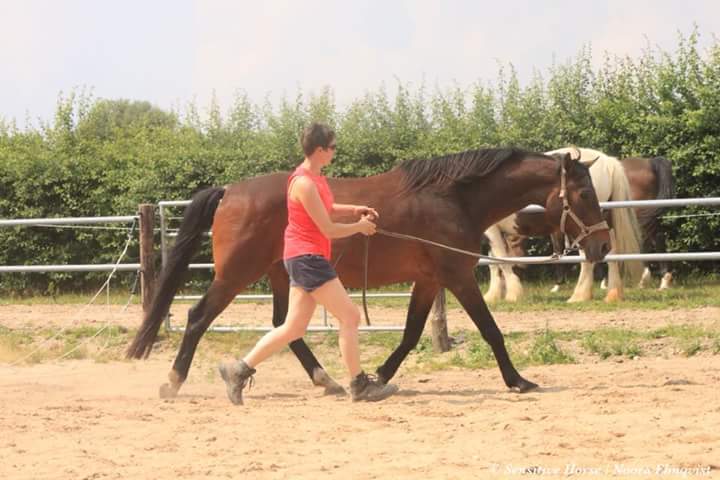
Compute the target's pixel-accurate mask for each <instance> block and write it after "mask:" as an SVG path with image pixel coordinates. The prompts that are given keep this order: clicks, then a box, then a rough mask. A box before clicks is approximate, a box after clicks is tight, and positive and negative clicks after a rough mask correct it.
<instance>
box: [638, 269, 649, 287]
mask: <svg viewBox="0 0 720 480" xmlns="http://www.w3.org/2000/svg"><path fill="white" fill-rule="evenodd" d="M651 281H652V273H651V272H650V267H647V266H646V267H645V269H644V270H643V273H642V277H640V283H638V288H645V287H647V286H648V284H649V283H650V282H651Z"/></svg>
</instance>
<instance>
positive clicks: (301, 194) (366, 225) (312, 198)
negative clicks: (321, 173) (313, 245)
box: [288, 177, 375, 238]
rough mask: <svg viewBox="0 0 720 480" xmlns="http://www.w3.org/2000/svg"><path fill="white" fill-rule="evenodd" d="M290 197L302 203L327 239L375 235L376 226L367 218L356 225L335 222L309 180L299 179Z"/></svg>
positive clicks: (292, 187) (289, 193) (293, 184)
mask: <svg viewBox="0 0 720 480" xmlns="http://www.w3.org/2000/svg"><path fill="white" fill-rule="evenodd" d="M288 195H290V198H291V199H292V200H296V201H298V202H300V203H302V205H303V207H305V211H306V212H307V213H308V215H310V218H312V219H313V222H315V225H317V227H318V229H320V231H321V232H322V234H323V235H325V236H326V237H327V238H343V237H349V236H351V235H355V234H356V233H362V234H364V235H372V234H373V233H375V224H374V223H373V222H371V221H370V220H369V219H368V218H367V217H365V216H363V217H362V218H361V219H360V220H359V221H357V222H354V223H335V222H333V221H332V219H331V218H330V215H328V212H327V210H325V205H323V203H322V200H321V199H320V194H319V193H318V191H317V188H316V187H315V184H314V183H313V182H312V180H310V179H309V178H306V177H299V178H297V179H296V180H295V181H294V182H293V183H292V185H291V186H290V191H289V192H288Z"/></svg>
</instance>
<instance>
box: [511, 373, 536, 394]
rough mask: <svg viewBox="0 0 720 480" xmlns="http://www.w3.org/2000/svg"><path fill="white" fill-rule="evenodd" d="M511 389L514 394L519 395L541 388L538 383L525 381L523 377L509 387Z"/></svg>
mask: <svg viewBox="0 0 720 480" xmlns="http://www.w3.org/2000/svg"><path fill="white" fill-rule="evenodd" d="M509 387H510V389H511V390H512V391H513V392H517V393H527V392H531V391H533V390H535V389H537V388H539V387H538V384H537V383H533V382H531V381H529V380H525V379H524V378H522V377H520V378H519V379H518V380H517V381H515V382H514V383H513V385H509Z"/></svg>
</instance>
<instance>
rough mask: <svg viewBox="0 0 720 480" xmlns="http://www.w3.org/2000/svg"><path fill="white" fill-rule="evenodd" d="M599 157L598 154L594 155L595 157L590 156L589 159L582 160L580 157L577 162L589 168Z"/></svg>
mask: <svg viewBox="0 0 720 480" xmlns="http://www.w3.org/2000/svg"><path fill="white" fill-rule="evenodd" d="M599 158H600V155H598V156H597V157H595V158H591V159H590V160H582V159H580V161H579V162H580V163H582V164H583V165H585V166H586V167H588V168H590V167H592V166H593V164H594V163H595V162H597V161H598V159H599Z"/></svg>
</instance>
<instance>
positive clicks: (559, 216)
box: [545, 149, 610, 262]
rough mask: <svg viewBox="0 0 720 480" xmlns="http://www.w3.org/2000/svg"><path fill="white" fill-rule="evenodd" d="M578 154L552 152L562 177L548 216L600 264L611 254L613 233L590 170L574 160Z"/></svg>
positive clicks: (547, 208)
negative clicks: (605, 217) (604, 214)
mask: <svg viewBox="0 0 720 480" xmlns="http://www.w3.org/2000/svg"><path fill="white" fill-rule="evenodd" d="M575 150H576V152H577V149H575ZM576 152H572V151H564V152H551V156H552V157H554V158H556V159H557V160H558V162H559V166H558V177H559V178H558V186H557V188H555V189H553V190H552V191H551V193H550V195H549V197H548V199H547V201H546V204H545V210H546V212H545V215H546V217H547V219H548V221H550V222H552V224H553V225H558V226H559V228H560V231H561V232H563V233H564V234H565V235H566V236H567V237H568V238H569V239H570V241H571V243H572V246H573V247H575V248H582V249H583V250H584V251H585V255H586V257H587V259H588V260H590V261H591V262H597V261H600V260H602V259H603V258H605V255H607V253H608V252H609V251H610V233H609V228H608V226H607V223H606V222H605V220H604V218H603V215H602V211H601V210H600V204H599V202H598V198H597V195H596V193H595V188H594V187H593V184H592V180H591V179H590V171H589V168H588V167H587V166H586V165H585V164H584V163H581V162H580V161H579V159H578V158H574V157H573V155H572V154H573V153H576Z"/></svg>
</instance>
